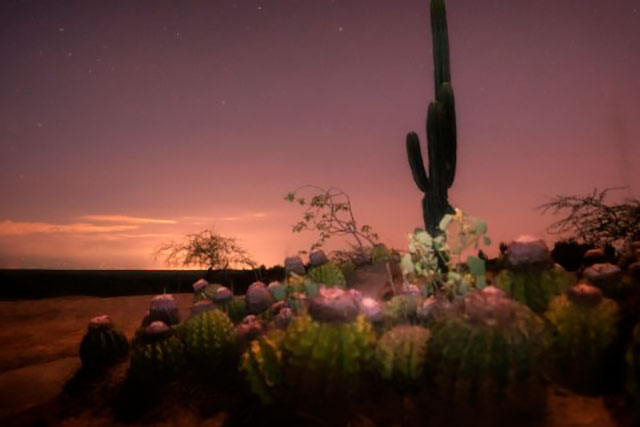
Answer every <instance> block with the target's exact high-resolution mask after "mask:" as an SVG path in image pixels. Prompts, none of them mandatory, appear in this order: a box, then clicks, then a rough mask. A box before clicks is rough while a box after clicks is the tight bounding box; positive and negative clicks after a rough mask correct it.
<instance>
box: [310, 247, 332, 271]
mask: <svg viewBox="0 0 640 427" xmlns="http://www.w3.org/2000/svg"><path fill="white" fill-rule="evenodd" d="M327 262H329V259H328V258H327V256H326V255H325V253H324V251H323V250H322V249H318V250H317V251H313V252H311V253H310V254H309V264H310V265H311V266H312V267H318V266H320V265H322V264H326V263H327Z"/></svg>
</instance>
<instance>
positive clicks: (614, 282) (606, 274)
mask: <svg viewBox="0 0 640 427" xmlns="http://www.w3.org/2000/svg"><path fill="white" fill-rule="evenodd" d="M584 277H585V278H586V279H587V280H588V281H589V283H591V284H592V285H593V286H597V287H598V288H600V290H601V291H602V292H604V294H605V295H606V296H615V295H616V294H617V293H618V290H619V288H620V282H621V281H622V270H620V267H618V266H617V265H614V264H609V263H600V264H594V265H592V266H591V267H589V268H587V269H585V270H584Z"/></svg>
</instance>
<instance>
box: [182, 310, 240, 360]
mask: <svg viewBox="0 0 640 427" xmlns="http://www.w3.org/2000/svg"><path fill="white" fill-rule="evenodd" d="M233 329H234V326H233V322H232V321H231V319H229V316H227V314H226V313H224V312H223V311H221V310H210V311H206V312H204V313H200V314H198V315H197V316H194V317H191V318H190V319H189V320H187V321H186V322H185V323H184V324H183V325H182V326H181V328H180V335H181V338H182V340H183V342H184V345H185V352H186V354H187V357H188V358H189V359H191V360H193V361H194V362H196V363H197V364H199V365H202V366H206V367H207V368H213V369H216V368H219V367H220V366H222V365H223V364H224V363H225V362H227V361H228V360H229V356H230V355H231V351H232V349H233V345H234V339H233Z"/></svg>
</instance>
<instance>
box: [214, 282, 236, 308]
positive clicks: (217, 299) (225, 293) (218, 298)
mask: <svg viewBox="0 0 640 427" xmlns="http://www.w3.org/2000/svg"><path fill="white" fill-rule="evenodd" d="M232 298H233V292H231V290H230V289H229V288H227V287H225V286H220V287H219V288H218V289H216V292H215V293H214V294H213V297H212V300H213V302H214V303H216V304H225V303H227V302H229V301H231V299H232Z"/></svg>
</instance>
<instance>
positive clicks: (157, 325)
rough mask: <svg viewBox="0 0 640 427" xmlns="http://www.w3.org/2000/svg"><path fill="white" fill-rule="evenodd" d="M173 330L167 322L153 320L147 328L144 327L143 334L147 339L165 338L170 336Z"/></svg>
mask: <svg viewBox="0 0 640 427" xmlns="http://www.w3.org/2000/svg"><path fill="white" fill-rule="evenodd" d="M172 333H173V331H172V330H171V328H170V327H169V325H167V324H166V323H164V322H162V321H160V320H156V321H155V322H151V323H150V324H149V325H148V326H147V327H146V328H144V332H143V335H144V337H145V338H147V339H151V340H156V339H164V338H167V337H169V336H171V334H172Z"/></svg>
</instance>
